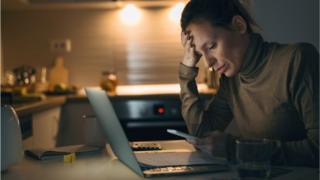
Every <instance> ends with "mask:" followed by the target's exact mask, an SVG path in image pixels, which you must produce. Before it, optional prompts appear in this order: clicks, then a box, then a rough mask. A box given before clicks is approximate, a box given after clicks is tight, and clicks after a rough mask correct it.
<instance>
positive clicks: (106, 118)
mask: <svg viewBox="0 0 320 180" xmlns="http://www.w3.org/2000/svg"><path fill="white" fill-rule="evenodd" d="M85 92H86V95H87V97H88V99H89V102H90V104H91V105H92V107H93V110H94V113H95V114H96V116H97V120H98V123H100V125H101V126H102V129H103V131H104V133H105V135H106V138H107V139H108V142H109V143H110V146H111V148H112V151H113V153H114V154H115V155H116V156H117V158H118V159H119V160H120V161H121V162H122V163H124V164H125V165H126V166H127V167H129V168H130V169H131V170H133V171H134V172H135V173H137V174H138V175H140V176H142V177H152V176H159V175H180V174H193V173H205V172H218V171H226V170H228V169H229V167H228V165H227V162H226V161H225V160H221V159H215V158H213V157H212V156H208V155H206V154H204V153H201V152H198V151H193V152H191V151H181V152H178V151H175V152H172V151H165V150H163V151H161V150H160V151H145V152H142V151H138V152H134V151H133V150H132V148H131V147H130V143H129V141H128V139H127V137H126V134H125V132H124V130H123V128H122V126H121V124H120V121H119V119H118V117H117V115H116V113H115V111H114V108H113V106H112V104H111V102H110V100H109V98H108V95H107V94H106V92H105V91H103V90H100V89H97V88H86V89H85Z"/></svg>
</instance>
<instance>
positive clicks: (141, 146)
mask: <svg viewBox="0 0 320 180" xmlns="http://www.w3.org/2000/svg"><path fill="white" fill-rule="evenodd" d="M131 148H132V150H133V151H156V150H161V149H162V148H161V145H160V144H158V143H133V144H131Z"/></svg>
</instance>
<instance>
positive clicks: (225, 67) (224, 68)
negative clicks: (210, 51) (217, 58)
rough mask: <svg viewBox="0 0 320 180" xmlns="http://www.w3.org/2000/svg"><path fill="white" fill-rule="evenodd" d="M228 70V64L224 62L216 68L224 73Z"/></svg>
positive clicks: (220, 72)
mask: <svg viewBox="0 0 320 180" xmlns="http://www.w3.org/2000/svg"><path fill="white" fill-rule="evenodd" d="M226 70H227V65H226V64H223V65H222V66H220V67H219V68H217V69H216V71H217V72H218V73H219V74H223V73H224V72H225V71H226Z"/></svg>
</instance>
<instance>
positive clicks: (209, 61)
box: [204, 55, 217, 68]
mask: <svg viewBox="0 0 320 180" xmlns="http://www.w3.org/2000/svg"><path fill="white" fill-rule="evenodd" d="M204 58H205V62H206V65H207V67H208V68H210V67H212V66H214V64H215V63H216V62H217V59H216V58H214V57H212V56H211V57H210V56H208V55H204Z"/></svg>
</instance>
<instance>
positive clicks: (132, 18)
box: [120, 4, 141, 25]
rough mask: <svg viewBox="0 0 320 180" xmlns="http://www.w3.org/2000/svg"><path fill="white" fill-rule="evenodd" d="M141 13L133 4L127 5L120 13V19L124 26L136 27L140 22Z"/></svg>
mask: <svg viewBox="0 0 320 180" xmlns="http://www.w3.org/2000/svg"><path fill="white" fill-rule="evenodd" d="M140 17H141V12H140V10H139V9H138V8H137V7H136V6H134V5H133V4H128V5H126V6H125V7H124V8H123V9H122V10H121V11H120V18H121V21H122V22H123V23H124V24H127V25H134V24H137V23H138V22H139V20H140Z"/></svg>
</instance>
